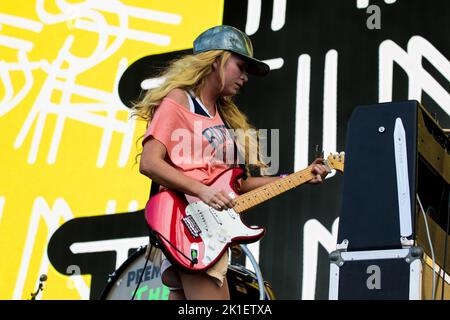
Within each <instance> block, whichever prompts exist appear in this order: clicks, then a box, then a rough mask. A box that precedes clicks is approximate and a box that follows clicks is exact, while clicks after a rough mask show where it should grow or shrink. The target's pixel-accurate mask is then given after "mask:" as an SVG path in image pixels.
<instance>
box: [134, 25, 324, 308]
mask: <svg viewBox="0 0 450 320" xmlns="http://www.w3.org/2000/svg"><path fill="white" fill-rule="evenodd" d="M268 72H269V66H268V65H267V64H265V63H264V62H262V61H259V60H257V59H255V58H253V49H252V44H251V42H250V39H249V38H248V37H247V35H245V34H244V33H243V32H241V31H240V30H238V29H236V28H233V27H230V26H217V27H213V28H210V29H208V30H206V31H205V32H203V33H202V34H200V35H199V36H198V37H197V38H196V39H195V41H194V48H193V54H192V55H187V56H185V57H182V58H180V59H178V60H176V61H174V62H173V63H172V64H171V65H170V66H169V67H168V68H167V69H166V70H165V71H164V72H163V74H162V75H161V77H162V78H163V79H164V82H163V83H162V85H161V86H159V87H158V88H155V89H152V90H150V91H148V92H147V93H146V95H145V97H144V98H143V99H142V100H141V101H140V102H139V103H138V104H137V105H136V106H135V108H134V113H133V114H134V115H135V116H137V117H139V118H142V119H144V120H147V121H148V127H147V131H146V133H145V135H144V137H143V141H142V145H143V149H142V154H141V159H140V172H141V173H142V174H144V175H146V176H147V177H149V178H150V179H151V180H152V181H154V182H156V183H157V184H159V185H161V186H162V187H163V188H164V189H165V190H167V189H168V190H171V191H175V192H177V193H181V194H184V195H186V196H187V197H191V198H192V199H197V200H198V201H201V202H202V203H203V204H202V205H204V206H206V208H213V209H211V212H213V214H208V213H207V214H205V215H204V216H201V217H202V218H201V219H204V220H205V226H207V224H206V220H208V219H210V220H212V218H214V219H216V220H217V219H220V217H218V214H220V213H221V212H223V213H225V212H228V213H229V217H231V218H233V219H234V217H233V214H234V213H233V212H232V210H230V209H231V208H233V207H234V206H235V201H234V200H233V195H232V194H231V193H229V192H228V191H227V190H224V189H223V188H221V187H220V188H218V187H217V184H216V186H215V187H214V186H213V185H215V182H216V181H219V180H220V178H221V177H222V175H224V173H225V172H229V170H230V168H233V167H234V168H236V167H238V161H237V160H236V154H233V152H232V151H233V150H235V148H234V147H235V146H236V145H237V147H238V148H239V150H240V151H241V152H242V153H241V154H245V157H243V158H245V165H249V164H250V163H249V161H250V159H251V157H249V154H248V152H249V151H248V150H253V149H252V146H255V145H256V144H257V141H256V139H255V137H253V136H249V137H248V139H249V146H248V148H245V147H243V146H242V145H240V144H239V142H238V143H236V144H235V139H234V138H233V136H232V135H231V134H229V130H228V129H233V130H238V129H242V130H243V132H247V130H248V129H251V126H250V124H249V123H248V122H247V118H246V116H245V115H244V114H243V113H242V112H241V111H239V109H238V108H237V106H236V105H235V104H234V102H233V100H232V97H233V96H234V95H236V94H237V93H238V92H239V90H240V89H241V87H242V86H243V85H244V84H245V83H246V82H247V81H248V74H253V75H258V76H262V75H265V74H267V73H268ZM244 141H245V140H244ZM230 154H231V156H230ZM243 158H241V159H243ZM224 159H226V160H224ZM230 159H231V161H230ZM252 165H255V166H257V167H262V166H263V165H264V164H262V163H261V162H259V160H258V161H257V163H253V164H252ZM247 168H248V166H247ZM308 170H309V171H310V173H311V178H310V179H309V180H308V182H309V183H321V182H322V181H323V179H324V177H325V176H326V174H327V169H326V168H325V166H324V165H323V164H322V159H316V160H315V161H314V162H313V163H312V165H311V166H310V167H309V169H308ZM246 171H247V172H246ZM233 172H238V173H239V172H241V173H242V174H238V175H236V174H234V173H233V174H231V175H230V177H231V178H232V179H233V181H234V182H235V183H233V184H232V185H231V184H230V186H231V189H233V190H235V191H236V193H237V194H244V193H246V192H248V191H251V190H254V189H256V188H259V187H261V186H264V185H266V184H269V183H272V182H274V181H276V180H279V179H280V177H251V176H249V175H247V174H246V173H248V170H244V171H243V170H240V171H233ZM158 195H159V194H158ZM170 195H172V196H171V197H172V198H173V197H175V196H174V194H172V193H170ZM171 197H169V198H168V199H169V200H170V199H172V198H171ZM162 202H164V201H162ZM166 202H167V201H166ZM169 202H170V201H169ZM164 205H167V204H164V203H162V204H161V203H160V204H159V205H158V206H159V207H158V208H161V206H164ZM153 209H155V208H154V206H153ZM155 210H156V209H155ZM155 210H154V211H155ZM165 211H168V210H165ZM182 211H184V207H183V210H182ZM158 214H160V215H168V214H169V212H162V213H161V212H159V213H158ZM182 215H184V212H182ZM211 217H212V218H211ZM185 219H186V217H184V218H183V219H182V220H183V224H181V223H179V224H178V225H179V226H181V227H174V226H167V224H166V226H164V224H163V225H162V226H161V227H162V228H167V229H168V230H169V229H170V230H169V231H168V232H172V233H173V232H174V231H173V230H175V232H178V231H177V230H178V229H176V228H184V229H187V228H188V227H189V228H190V229H189V230H190V232H191V234H189V235H188V236H189V237H190V238H192V239H194V238H195V239H200V238H201V239H203V240H205V237H207V236H208V235H207V234H208V232H210V231H208V227H203V229H201V227H198V226H197V224H199V223H200V222H199V221H197V223H196V222H195V221H188V219H186V220H185ZM201 219H200V220H201ZM170 221H172V220H169V223H168V224H171V222H170ZM217 221H219V224H220V225H222V223H221V222H220V220H217ZM174 228H175V229H174ZM196 228H198V230H199V231H195V230H196ZM205 228H206V229H205ZM184 229H183V230H184ZM171 230H172V231H171ZM180 230H181V229H180ZM200 233H201V234H200ZM226 234H227V233H226V231H223V233H222V234H221V235H222V236H223V235H225V237H226ZM177 238H178V237H177V236H175V237H173V239H174V241H175V240H176V239H177ZM192 239H191V240H192ZM195 239H194V240H195ZM194 240H193V241H194ZM219 240H220V239H219ZM167 241H168V242H169V240H167ZM195 241H197V240H195ZM199 241H200V240H199ZM205 241H206V240H205ZM198 243H199V244H200V245H202V244H203V242H202V241H200V242H198ZM167 246H168V247H170V246H173V244H170V245H167ZM190 246H191V247H190V252H191V256H190V257H189V256H188V255H189V253H185V254H182V256H185V257H186V259H187V263H188V264H187V265H186V267H184V268H182V267H180V266H178V265H176V264H173V263H170V262H169V260H168V259H167V257H165V256H163V260H162V265H161V273H162V281H163V283H164V284H165V285H166V286H168V287H169V288H170V289H171V292H170V295H169V299H208V300H209V299H222V300H225V299H229V297H230V295H229V291H228V284H227V279H226V271H227V265H228V249H223V250H222V251H220V250H219V249H217V250H219V251H220V254H219V253H218V252H219V251H217V250H216V253H215V254H214V255H213V254H211V253H209V255H210V256H211V257H209V256H207V255H208V254H206V253H205V256H198V252H200V251H201V248H200V249H199V248H197V247H198V246H197V243H196V242H193V243H191V244H190ZM205 246H206V245H205ZM208 246H209V247H212V246H213V242H209V245H208ZM223 248H227V247H226V246H224V247H223ZM188 249H189V248H188ZM203 249H205V250H206V248H203ZM208 250H209V249H208ZM177 252H180V250H179V249H176V248H175V249H174V253H177ZM211 252H212V251H211ZM182 256H181V258H180V260H181V259H183V257H182ZM199 260H201V263H199ZM171 261H172V262H173V261H174V260H171ZM189 263H190V265H189ZM202 263H204V264H203V266H208V268H207V269H199V270H201V271H198V272H194V273H192V272H187V268H188V267H189V266H193V267H195V264H197V266H200V265H202ZM208 263H210V264H211V265H209V264H208ZM205 268H206V267H205Z"/></svg>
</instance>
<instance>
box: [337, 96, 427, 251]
mask: <svg viewBox="0 0 450 320" xmlns="http://www.w3.org/2000/svg"><path fill="white" fill-rule="evenodd" d="M418 107H419V103H418V102H417V101H405V102H397V103H381V104H376V105H369V106H359V107H357V108H355V110H354V111H353V113H352V115H351V117H350V120H349V122H348V126H347V138H346V148H345V172H344V179H343V196H342V209H341V212H340V216H339V229H338V241H337V242H338V246H337V249H342V250H346V251H362V250H382V249H399V248H403V247H404V246H408V245H409V246H410V245H412V240H413V236H414V235H413V230H414V214H413V213H414V212H415V189H416V170H417V112H418Z"/></svg>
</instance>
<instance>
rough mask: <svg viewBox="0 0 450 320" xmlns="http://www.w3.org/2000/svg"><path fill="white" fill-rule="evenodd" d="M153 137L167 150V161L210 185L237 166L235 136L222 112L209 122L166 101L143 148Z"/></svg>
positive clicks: (151, 123) (148, 133)
mask: <svg viewBox="0 0 450 320" xmlns="http://www.w3.org/2000/svg"><path fill="white" fill-rule="evenodd" d="M150 137H153V138H155V139H157V140H158V141H160V142H161V143H162V144H164V146H165V147H166V149H167V156H166V160H167V161H168V162H169V163H170V164H171V165H172V166H174V167H175V168H177V169H179V170H181V171H182V172H183V173H184V174H185V175H187V176H189V177H191V178H193V179H195V180H198V181H200V182H202V183H204V184H207V185H208V184H210V183H211V182H212V181H213V180H214V179H215V178H216V177H217V176H218V175H220V174H221V173H222V172H224V171H225V170H227V169H228V168H230V167H235V166H236V161H235V159H236V158H235V153H236V149H235V144H234V139H233V135H232V134H230V131H229V130H228V129H227V127H226V126H225V124H224V122H223V121H222V119H221V117H220V115H219V112H217V110H216V114H215V115H214V117H212V118H209V117H206V116H203V115H200V114H196V113H193V112H191V111H189V110H188V109H187V108H185V107H184V106H182V105H180V104H179V103H177V102H176V101H174V100H172V99H170V98H164V99H163V100H162V102H161V104H160V105H159V107H158V109H157V110H156V111H155V114H154V116H153V119H152V120H151V122H150V124H149V126H148V128H147V131H146V133H145V135H144V138H143V140H142V145H144V144H145V142H146V141H148V140H149V138H150Z"/></svg>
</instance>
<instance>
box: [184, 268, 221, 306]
mask: <svg viewBox="0 0 450 320" xmlns="http://www.w3.org/2000/svg"><path fill="white" fill-rule="evenodd" d="M178 275H179V277H180V279H181V283H182V285H183V291H184V295H185V297H186V299H187V300H230V292H229V290H228V282H227V279H226V277H225V279H224V281H223V286H222V287H219V286H218V285H217V284H216V282H215V281H214V280H213V278H212V277H210V276H209V275H207V274H206V273H203V272H202V273H196V274H188V273H184V272H181V271H179V272H178Z"/></svg>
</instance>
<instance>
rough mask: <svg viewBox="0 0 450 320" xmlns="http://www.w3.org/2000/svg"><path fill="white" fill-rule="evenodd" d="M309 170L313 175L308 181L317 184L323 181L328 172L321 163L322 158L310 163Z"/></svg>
mask: <svg viewBox="0 0 450 320" xmlns="http://www.w3.org/2000/svg"><path fill="white" fill-rule="evenodd" d="M310 167H311V172H312V174H313V175H314V178H313V179H312V180H310V181H309V182H308V183H312V184H319V183H323V181H324V180H325V177H326V176H327V174H328V171H327V168H326V167H325V166H324V165H323V159H322V158H317V159H316V160H314V162H313V163H311V166H310Z"/></svg>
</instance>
